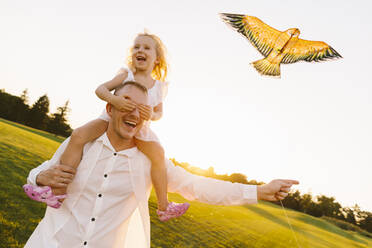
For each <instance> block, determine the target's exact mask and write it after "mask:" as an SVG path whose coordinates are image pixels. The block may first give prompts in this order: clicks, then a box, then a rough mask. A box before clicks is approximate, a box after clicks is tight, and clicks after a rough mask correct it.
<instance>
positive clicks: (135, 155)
mask: <svg viewBox="0 0 372 248" xmlns="http://www.w3.org/2000/svg"><path fill="white" fill-rule="evenodd" d="M133 158H135V159H140V160H143V161H144V162H145V163H151V161H150V159H149V158H148V157H147V156H146V155H145V154H144V153H143V152H141V151H140V150H139V149H138V148H137V147H136V148H135V149H134V152H133Z"/></svg>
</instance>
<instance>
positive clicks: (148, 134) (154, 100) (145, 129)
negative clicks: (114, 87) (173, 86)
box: [98, 69, 168, 144]
mask: <svg viewBox="0 0 372 248" xmlns="http://www.w3.org/2000/svg"><path fill="white" fill-rule="evenodd" d="M122 70H123V69H122ZM125 70H126V71H128V77H127V78H126V79H125V80H124V81H123V84H124V83H125V82H127V81H135V80H134V75H133V72H132V71H131V70H130V69H125ZM167 93H168V83H167V82H160V81H158V80H156V81H155V84H154V86H153V87H152V88H150V89H148V104H149V105H150V106H151V107H152V108H154V107H155V106H157V105H159V104H160V103H162V102H163V101H164V98H165V97H166V96H167ZM98 118H99V119H102V120H104V121H109V120H110V116H109V115H108V114H107V112H106V109H104V110H103V112H102V114H101V115H100V116H99V117H98ZM150 123H151V121H145V122H144V123H143V126H142V128H141V129H140V130H139V131H138V133H137V134H136V135H135V137H136V138H137V139H139V140H143V141H154V142H157V143H159V144H160V141H159V138H158V137H157V136H156V134H155V133H154V132H153V131H152V130H151V128H150Z"/></svg>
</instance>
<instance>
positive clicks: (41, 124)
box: [0, 89, 72, 137]
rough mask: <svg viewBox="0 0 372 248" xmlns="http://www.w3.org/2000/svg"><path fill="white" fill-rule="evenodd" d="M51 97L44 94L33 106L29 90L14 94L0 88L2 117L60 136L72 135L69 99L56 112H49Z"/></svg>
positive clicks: (0, 112)
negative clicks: (30, 103) (69, 120)
mask: <svg viewBox="0 0 372 248" xmlns="http://www.w3.org/2000/svg"><path fill="white" fill-rule="evenodd" d="M49 105H50V102H49V98H48V96H47V95H46V94H45V95H42V96H40V97H39V99H37V100H36V101H35V102H34V103H33V104H32V105H31V106H30V105H29V97H28V90H27V89H25V90H24V91H23V92H22V94H21V95H20V96H14V95H11V94H9V93H6V92H5V90H4V89H0V117H1V118H4V119H7V120H10V121H14V122H18V123H21V124H24V125H27V126H30V127H33V128H37V129H40V130H44V131H47V132H50V133H53V134H56V135H60V136H64V137H67V136H70V135H71V132H72V129H71V127H70V125H69V124H68V122H67V114H68V112H69V111H70V108H69V106H68V105H69V101H66V102H65V104H64V105H63V106H61V107H58V108H57V111H56V112H55V113H49Z"/></svg>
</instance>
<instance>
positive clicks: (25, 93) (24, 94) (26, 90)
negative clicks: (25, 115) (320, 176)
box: [20, 89, 29, 105]
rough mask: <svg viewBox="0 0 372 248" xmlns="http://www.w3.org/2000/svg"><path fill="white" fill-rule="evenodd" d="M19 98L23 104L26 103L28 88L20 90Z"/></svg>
mask: <svg viewBox="0 0 372 248" xmlns="http://www.w3.org/2000/svg"><path fill="white" fill-rule="evenodd" d="M20 98H21V100H22V101H23V103H24V104H26V105H27V104H28V101H29V97H28V89H24V90H23V91H22V95H21V96H20Z"/></svg>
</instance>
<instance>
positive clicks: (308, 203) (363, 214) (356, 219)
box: [171, 159, 372, 238]
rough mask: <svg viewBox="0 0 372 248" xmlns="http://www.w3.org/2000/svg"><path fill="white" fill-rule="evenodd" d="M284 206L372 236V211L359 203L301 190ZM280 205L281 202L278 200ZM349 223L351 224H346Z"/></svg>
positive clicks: (243, 179) (233, 178) (238, 178)
mask: <svg viewBox="0 0 372 248" xmlns="http://www.w3.org/2000/svg"><path fill="white" fill-rule="evenodd" d="M171 160H172V162H173V163H174V164H175V165H177V166H181V167H182V168H184V169H185V170H187V171H189V172H190V173H193V174H196V175H200V176H205V177H211V178H215V179H219V180H224V181H230V182H233V183H244V184H252V185H261V184H264V182H257V181H256V180H248V179H247V176H246V175H244V174H241V173H232V174H230V175H227V174H223V175H219V174H216V173H215V172H214V168H213V167H209V169H207V170H203V169H201V168H198V167H194V166H191V165H190V164H188V163H180V162H178V161H176V160H175V159H171ZM282 203H283V206H285V207H286V208H290V209H293V210H296V211H299V212H302V213H306V214H309V215H312V216H314V217H322V218H324V219H326V220H327V221H330V222H332V223H334V224H336V225H338V226H339V227H341V228H343V229H347V230H353V231H359V229H363V230H365V231H367V232H369V233H367V234H366V233H363V234H366V235H367V236H369V237H371V238H372V213H371V212H367V211H362V210H361V209H360V207H359V206H358V205H355V206H353V207H343V206H341V204H340V203H338V202H337V201H336V199H335V198H334V197H327V196H325V195H320V196H316V197H313V196H312V194H311V193H306V194H301V193H300V191H298V190H296V191H295V192H290V193H289V195H288V196H287V197H286V198H285V199H284V200H283V201H282ZM276 204H277V205H280V202H276ZM345 223H349V224H351V225H345Z"/></svg>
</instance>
